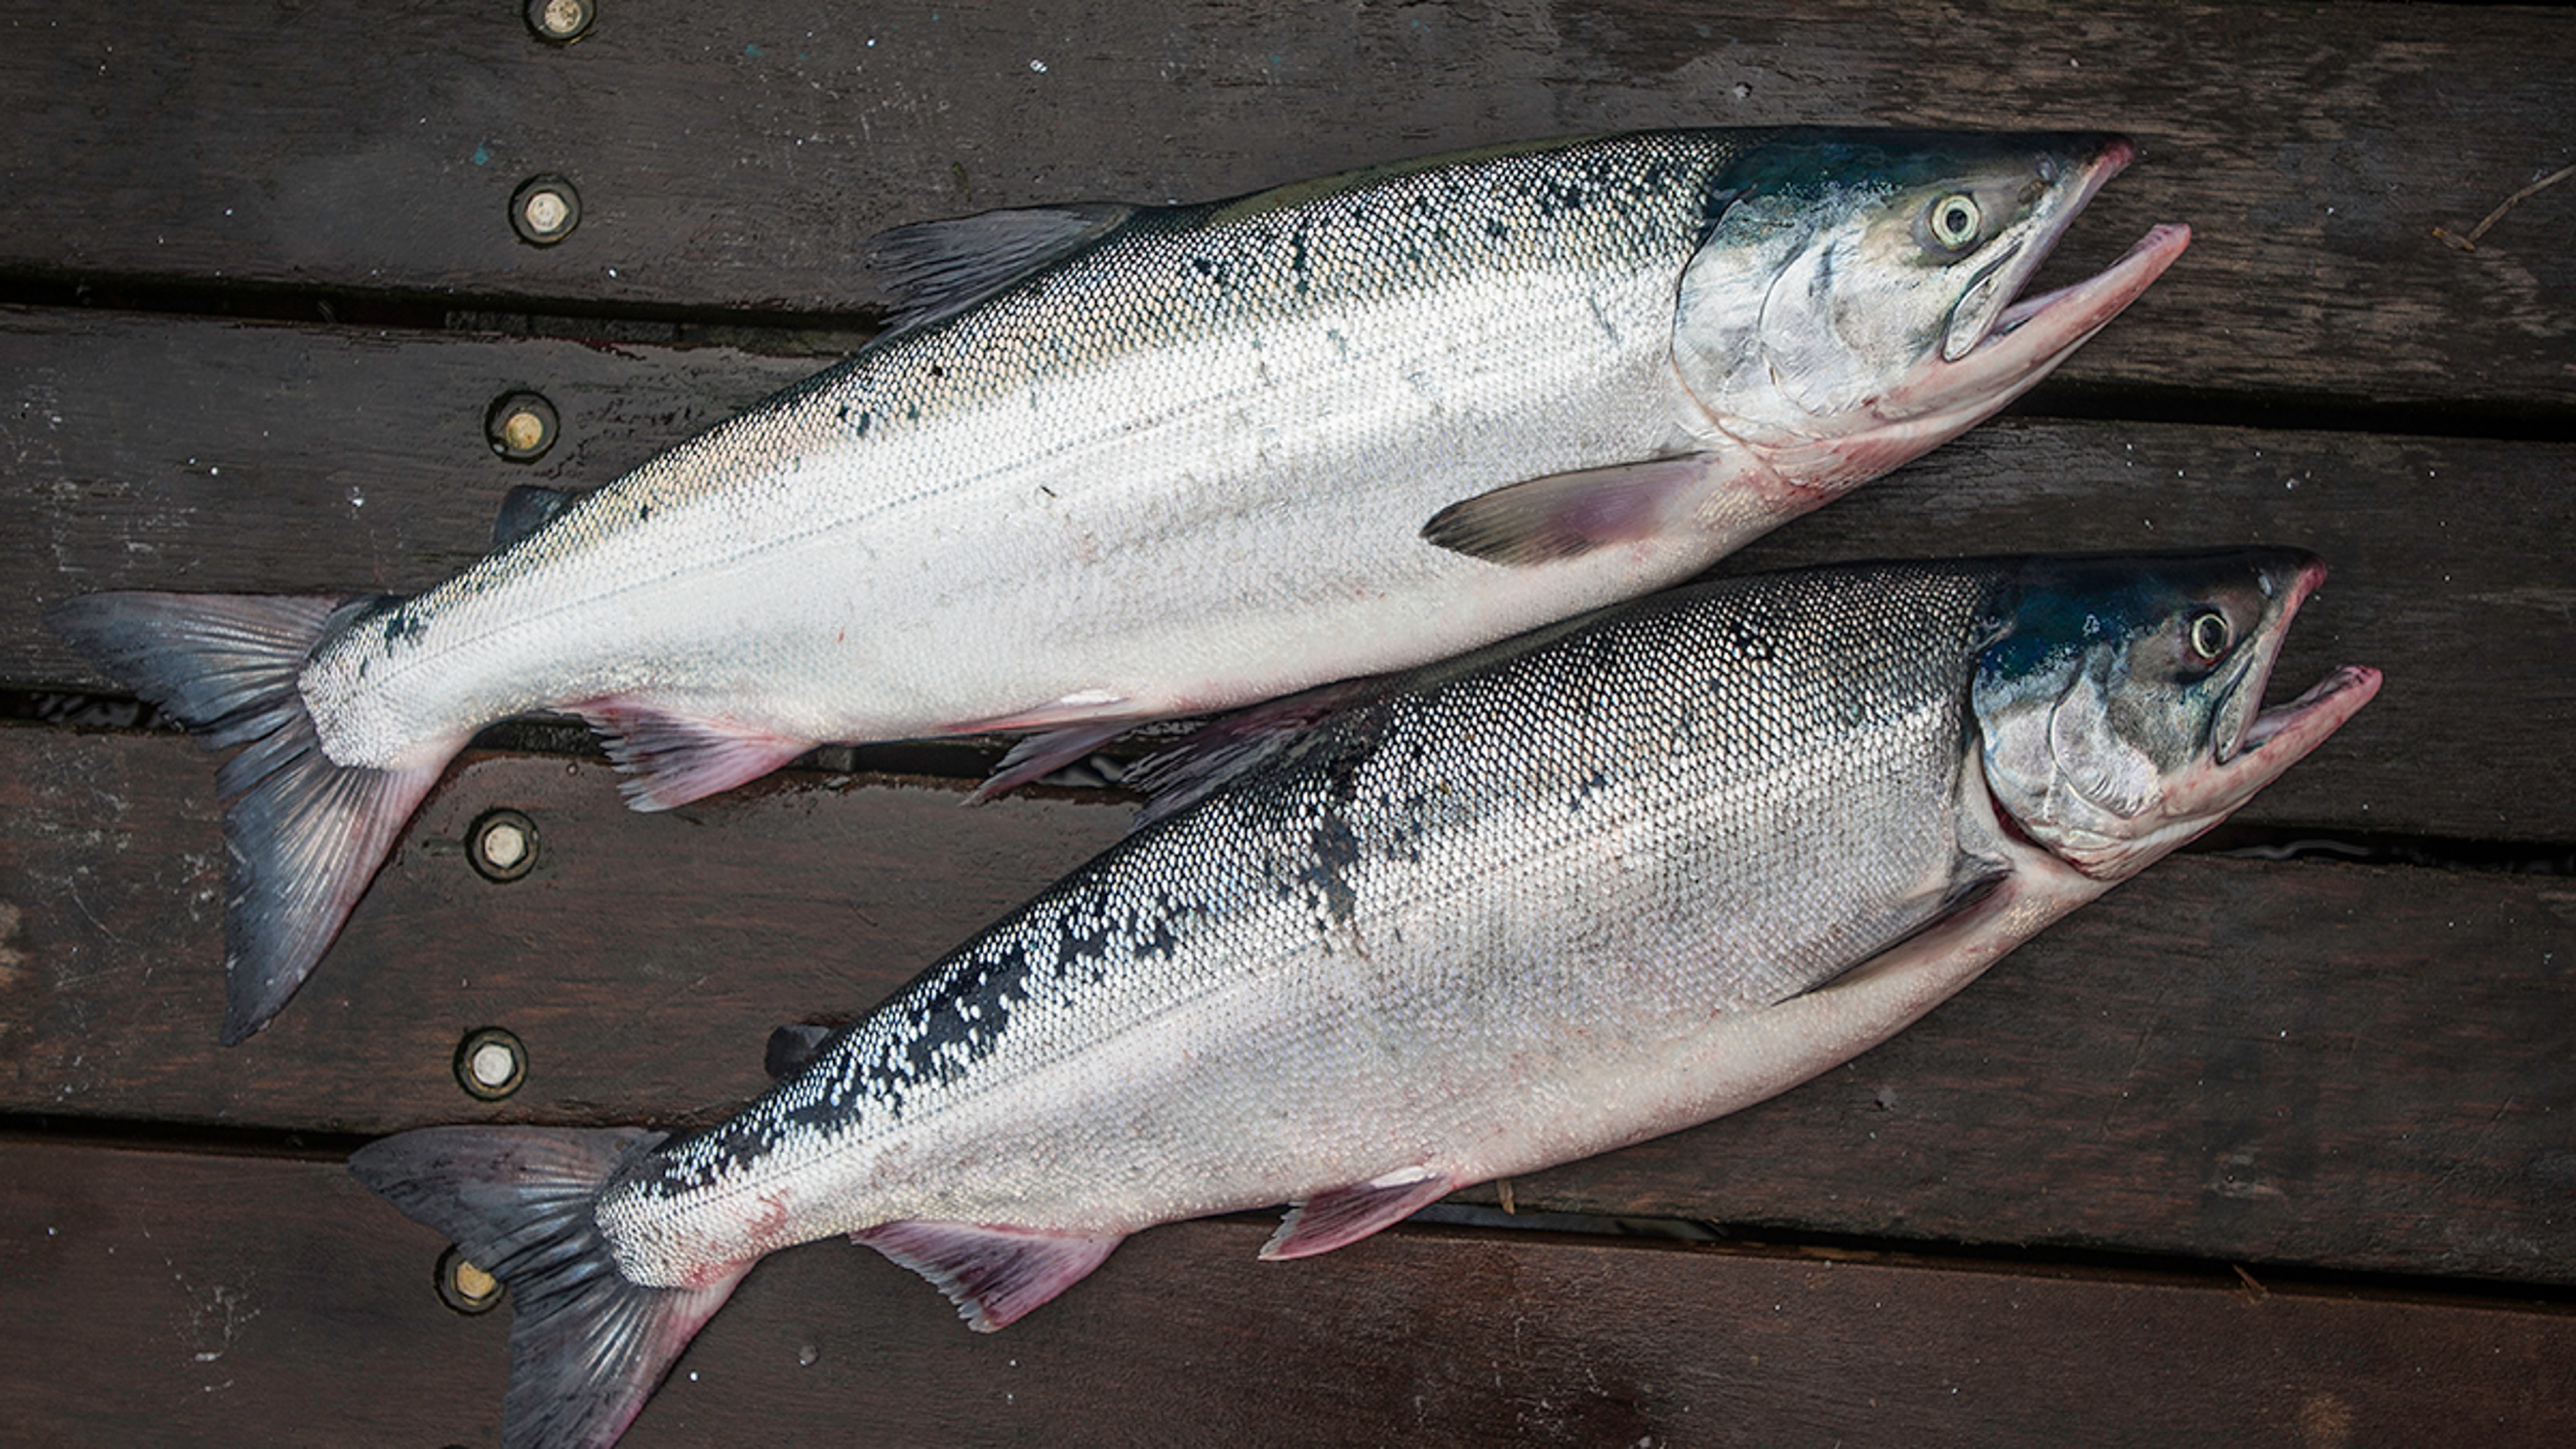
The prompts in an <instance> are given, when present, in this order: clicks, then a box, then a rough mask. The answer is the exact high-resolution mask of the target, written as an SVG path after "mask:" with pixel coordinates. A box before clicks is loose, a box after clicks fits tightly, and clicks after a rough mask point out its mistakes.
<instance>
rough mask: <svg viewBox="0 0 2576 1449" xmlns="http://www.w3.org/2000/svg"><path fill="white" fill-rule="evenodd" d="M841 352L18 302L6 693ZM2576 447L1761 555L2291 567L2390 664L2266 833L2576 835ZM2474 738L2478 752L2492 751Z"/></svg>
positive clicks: (2336, 649)
mask: <svg viewBox="0 0 2576 1449" xmlns="http://www.w3.org/2000/svg"><path fill="white" fill-rule="evenodd" d="M813 365H814V364H813V363H812V362H811V361H810V360H803V361H800V360H794V359H780V358H765V357H758V356H754V355H750V354H746V353H741V352H736V351H731V350H728V349H721V348H701V349H688V348H646V347H621V348H614V349H602V348H595V347H589V346H584V345H581V344H578V343H573V342H563V341H531V340H525V339H520V340H502V339H495V338H468V337H447V336H437V335H421V336H410V337H405V338H402V339H401V340H400V341H399V342H398V343H397V342H393V341H389V340H387V339H385V338H382V337H379V336H376V335H373V334H369V333H364V332H360V331H357V330H355V329H336V328H325V327H284V326H241V325H234V324H226V323H215V322H189V321H177V320H172V319H166V318H140V317H130V316H123V317H117V316H95V315H92V316H83V315H80V314H71V313H62V312H27V311H5V310H0V377H6V378H9V379H10V380H11V381H10V383H9V387H10V389H11V391H12V392H13V393H14V398H13V399H11V401H12V402H13V403H14V406H6V407H0V457H10V458H14V459H15V460H16V461H15V462H14V463H13V464H12V465H11V466H10V467H9V468H7V469H6V470H0V537H11V538H25V539H28V540H31V541H33V542H34V543H35V545H36V546H35V547H33V548H22V549H8V550H0V683H13V684H19V685H42V684H49V683H59V684H80V685H86V686H88V687H107V685H106V681H104V680H103V679H101V678H100V677H99V676H97V675H95V674H93V673H91V672H90V671H89V669H88V668H87V666H86V665H84V664H83V663H82V662H81V661H80V660H79V658H78V657H77V656H76V655H74V654H73V653H72V652H71V651H70V650H69V649H68V648H67V647H66V646H64V645H63V644H62V643H61V642H60V641H58V640H56V639H55V638H54V637H53V636H52V635H51V634H50V633H49V632H48V631H47V630H46V629H45V628H44V626H43V624H42V622H41V620H40V618H39V617H38V610H39V608H40V607H41V605H43V604H45V603H47V602H51V601H53V600H56V599H60V598H64V597H67V596H69V595H72V594H76V593H83V592H88V591H90V590H94V589H108V588H177V589H194V590H207V591H224V590H243V591H253V592H296V591H311V590H328V591H338V590H353V589H383V590H388V591H395V592H402V591H409V590H414V589H418V588H422V587H425V586H426V585H428V584H430V583H433V582H435V581H437V580H438V579H440V578H442V577H444V576H446V575H447V574H449V573H451V572H453V571H455V570H456V569H457V568H459V567H462V566H463V565H464V564H465V563H466V562H468V561H470V560H471V559H473V558H475V557H477V556H479V554H480V553H481V551H482V550H483V548H484V547H485V546H486V545H487V543H488V541H489V539H490V532H491V524H490V519H491V515H492V512H493V511H494V510H495V509H496V508H497V507H498V505H499V502H500V499H501V496H502V494H503V493H505V492H506V491H507V490H508V489H509V488H510V487H511V486H512V485H514V484H517V483H521V482H529V481H535V482H543V483H547V484H551V485H554V486H563V487H583V486H594V485H597V484H600V483H604V482H607V481H608V480H609V479H611V478H613V477H615V476H616V475H617V474H618V473H620V472H623V471H624V470H625V469H626V468H628V467H631V466H633V465H635V464H636V463H640V462H641V461H643V460H644V459H645V458H647V457H649V456H650V455H651V454H652V453H654V452H655V451H657V450H659V449H660V448H663V447H666V446H669V445H670V444H672V443H676V442H678V441H680V440H681V439H683V438H685V437H687V436H689V435H690V434H692V433H694V432H696V431H698V430H700V429H702V428H704V427H706V426H708V425H709V424H711V423H713V422H715V421H717V420H718V419H720V418H722V417H724V416H726V415H728V414H729V413H731V412H733V411H735V410H737V409H739V408H740V407H742V406H744V405H745V404H747V403H749V402H751V401H753V400H755V399H757V398H758V397H759V396H761V395H763V394H765V393H767V392H768V391H770V390H772V389H774V388H776V387H778V386H781V385H783V384H785V383H787V382H789V381H792V380H793V379H795V378H797V377H799V376H802V375H803V374H804V372H806V371H808V370H810V369H811V367H812V366H813ZM520 387H533V388H535V389H536V390H538V391H540V392H542V393H544V394H546V395H547V396H548V397H550V398H551V399H552V400H553V401H554V403H555V405H556V407H557V409H558V410H559V411H560V412H561V413H562V415H563V418H564V435H563V442H562V443H561V444H560V445H559V446H558V447H557V449H556V450H555V452H554V453H553V454H551V455H549V456H548V458H547V459H545V460H544V461H543V462H541V463H539V464H537V465H535V466H533V467H520V466H515V465H512V464H509V463H504V462H502V461H501V460H500V459H498V458H496V457H495V456H494V455H493V454H492V452H491V450H490V448H489V447H488V446H487V445H486V444H485V442H484V441H483V431H482V418H483V413H484V410H485V408H486V407H487V406H488V405H489V403H490V402H491V400H492V399H493V398H494V397H496V396H498V395H499V394H501V393H503V392H506V391H510V390H512V389H515V388H520ZM2571 533H2576V446H2570V445H2565V444H2547V443H2498V442H2482V441H2477V440H2470V439H2434V438H2404V437H2385V436H2377V435H2371V434H2352V433H2324V432H2280V431H2268V430H2251V429H2219V428H2191V427H2181V426H2176V425H2171V424H2152V423H2118V422H2070V421H2041V420H2021V421H2010V420H2008V421H2007V422H2005V423H2001V424H1996V425H1989V426H1988V427H1985V428H1981V429H1978V430H1976V431H1975V432H1972V433H1970V434H1969V435H1968V436H1967V437H1965V438H1963V439H1961V440H1959V441H1958V442H1956V443H1953V444H1951V445H1950V446H1949V447H1947V448H1944V449H1941V450H1939V451H1937V452H1935V453H1933V454H1931V455H1930V456H1929V457H1927V458H1925V459H1923V460H1922V461H1920V462H1918V463H1917V464H1915V465H1914V466H1912V467H1911V468H1908V469H1906V470H1903V471H1902V472H1900V473H1898V474H1896V475H1895V476H1893V477H1891V478H1889V479H1886V480H1884V481H1882V482H1880V483H1877V484H1874V485H1872V486H1871V487H1869V488H1866V489H1863V490H1861V491H1860V492H1859V493H1857V494H1855V495H1853V496H1852V497H1850V498H1848V499H1845V500H1844V501H1842V502H1840V503H1837V504H1835V505H1834V506H1833V507H1831V508H1828V509H1826V510H1824V511H1822V512H1820V513H1818V514H1815V515H1813V516H1811V517H1809V518H1806V519H1803V520H1800V521H1799V522H1798V523H1796V524H1793V525H1792V526H1790V527H1789V528H1787V529H1785V530H1783V531H1781V532H1780V533H1778V534H1776V535H1774V536H1773V537H1772V538H1771V539H1770V540H1767V541H1765V542H1762V543H1759V544H1756V545H1755V546H1754V547H1753V548H1752V549H1750V550H1748V551H1747V552H1745V553H1742V554H1739V555H1737V557H1736V558H1735V559H1734V560H1733V561H1731V562H1730V563H1729V564H1728V565H1727V567H1729V568H1733V569H1750V568H1761V567H1789V566H1794V565H1801V564H1812V563H1820V562H1826V561H1830V560H1835V559H1849V558H1856V557H1873V556H1875V557H1889V556H1920V555H1927V554H1929V555H1943V554H1971V553H1999V552H2000V553H2009V552H2048V551H2074V550H2084V549H2105V548H2109V549H2138V548H2167V547H2182V546H2195V545H2209V544H2231V543H2246V542H2274V543H2294V544H2298V545H2301V546H2303V547H2308V548H2312V549H2315V550H2317V551H2318V552H2320V553H2322V554H2323V555H2324V556H2325V557H2326V558H2327V559H2328V560H2329V561H2331V562H2332V563H2333V565H2334V566H2335V569H2336V573H2335V578H2334V581H2333V583H2332V584H2331V585H2330V586H2329V587H2328V589H2327V590H2326V592H2325V593H2324V594H2323V595H2322V596H2321V597H2319V598H2318V599H2317V600H2316V601H2314V602H2313V603H2311V604H2310V605H2309V607H2308V609H2307V611H2306V612H2305V614H2304V615H2303V616H2302V618H2301V620H2300V622H2299V625H2298V627H2297V629H2296V630H2295V631H2294V632H2293V634H2292V642H2291V646H2290V649H2289V652H2288V655H2287V657H2286V658H2285V659H2284V661H2283V663H2282V666H2281V672H2280V675H2279V684H2280V686H2281V688H2282V692H2283V693H2284V695H2285V696H2286V693H2287V692H2290V691H2293V690H2295V689H2299V688H2304V687H2306V685H2307V684H2309V683H2311V682H2313V681H2314V680H2316V679H2317V678H2319V677H2321V676H2322V675H2323V674H2324V673H2325V671H2326V670H2327V669H2329V668H2331V667H2332V666H2334V665H2337V664H2342V663H2368V664H2373V665H2377V666H2379V667H2380V668H2382V669H2383V670H2385V671H2386V673H2387V675H2388V679H2389V683H2388V687H2387V689H2386V691H2385V692H2384V693H2383V694H2382V696H2381V697H2380V699H2379V700H2378V701H2377V702H2376V703H2374V704H2373V705H2372V706H2371V707H2370V709H2369V710H2367V711H2365V712H2364V713H2363V714H2362V716H2361V717H2360V718H2359V719H2358V720H2357V721H2356V722H2355V723H2354V724H2353V725H2352V726H2351V728H2350V729H2348V730H2347V731H2346V732H2345V733H2344V735H2343V736H2342V737H2341V738H2340V739H2338V740H2337V741H2336V743H2335V745H2334V746H2333V747H2331V748H2329V749H2327V750H2324V751H2321V752H2319V754H2318V755H2316V756H2315V757H2314V758H2312V759H2310V760H2309V761H2307V762H2306V763H2304V764H2302V765H2301V766H2300V768H2299V769H2298V770H2296V771H2293V772H2292V773H2291V774H2290V776H2289V777H2288V778H2287V779H2286V780H2284V781H2283V782H2282V783H2281V784H2280V785H2279V786H2277V787H2275V788H2274V789H2273V790H2272V791H2270V792H2268V793H2267V794H2265V795H2264V796H2263V797H2261V798H2260V799H2259V800H2257V801H2256V803H2255V804H2254V806H2253V808H2252V809H2251V810H2249V811H2248V812H2247V813H2246V817H2245V818H2247V819H2248V820H2251V821H2257V822H2264V823H2272V824H2299V825H2316V826H2334V827H2340V828H2343V829H2346V830H2352V829H2368V830H2376V831H2387V832H2399V833H2408V832H2412V833H2421V834H2431V835H2440V836H2452V837H2464V838H2481V839H2497V840H2521V841H2543V842H2564V841H2569V840H2576V765H2571V763H2570V761H2569V759H2568V757H2567V754H2566V752H2565V749H2564V740H2565V737H2566V732H2567V730H2568V729H2569V728H2570V726H2571V725H2576V570H2570V569H2569V568H2568V567H2567V564H2566V560H2565V550H2564V547H2563V544H2562V543H2561V540H2563V539H2565V538H2567V537H2568V536H2570V534H2571ZM2463 741H2474V742H2475V747H2474V748H2463V747H2462V742H2463Z"/></svg>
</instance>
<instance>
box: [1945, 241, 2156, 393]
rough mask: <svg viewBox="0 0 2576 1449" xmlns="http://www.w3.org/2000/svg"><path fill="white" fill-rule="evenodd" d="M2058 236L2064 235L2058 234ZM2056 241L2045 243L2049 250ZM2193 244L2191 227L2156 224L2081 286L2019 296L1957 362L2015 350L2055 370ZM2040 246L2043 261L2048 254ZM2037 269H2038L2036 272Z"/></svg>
mask: <svg viewBox="0 0 2576 1449" xmlns="http://www.w3.org/2000/svg"><path fill="white" fill-rule="evenodd" d="M2060 235H2063V233H2062V232H2061V233H2060ZM2055 242H2056V238H2055V237H2051V238H2049V246H2053V245H2054V244H2055ZM2190 245H2191V228H2190V227H2188V226H2186V225H2184V224H2183V223H2181V222H2174V221H2168V222H2160V223H2158V224H2157V225H2155V226H2152V227H2149V228H2147V233H2146V235H2144V236H2142V237H2140V238H2138V240H2137V241H2135V242H2133V243H2131V244H2130V247H2129V249H2128V250H2127V251H2126V252H2123V253H2122V254H2121V255H2120V259H2119V260H2118V261H2116V262H2113V263H2112V264H2111V265H2109V266H2107V267H2104V268H2103V269H2102V270H2101V271H2099V272H2096V273H2094V274H2093V275H2092V276H2090V277H2087V278H2085V279H2084V280H2083V281H2080V282H2076V283H2073V284H2071V285H2068V286H2064V287H2058V288H2055V289H2053V290H2051V291H2046V292H2042V293H2040V294H2039V295H2037V296H2035V297H2022V298H2017V299H2015V300H2014V302H2013V303H2012V305H2010V306H2008V307H2006V308H2004V309H2003V310H2002V311H2001V312H1998V313H1996V314H1995V320H1994V325H1993V326H1992V327H1990V328H1988V329H1987V331H1986V335H1985V337H1984V338H1982V339H1981V340H1979V342H1978V343H1977V345H1976V346H1975V347H1974V348H1971V349H1970V350H1969V351H1968V353H1967V354H1966V355H1965V356H1964V357H1962V358H1961V359H1960V361H1961V362H1968V361H1972V360H1977V358H1978V354H1980V353H1983V352H1985V351H1986V350H1987V349H1989V348H1997V349H2000V348H2004V347H2006V346H2007V344H2010V345H2012V346H2014V347H2017V348H2018V349H2019V350H2020V351H2021V352H2022V353H2023V354H2024V355H2026V356H2028V355H2036V356H2038V357H2040V358H2044V359H2046V360H2047V361H2048V362H2049V364H2050V365H2054V361H2055V358H2056V357H2058V356H2060V355H2062V354H2064V353H2066V352H2069V351H2071V350H2073V349H2074V348H2075V347H2076V346H2078V345H2079V344H2081V343H2082V342H2083V341H2084V340H2085V339H2086V338H2088V337H2091V336H2092V335H2093V334H2094V333H2096V332H2099V331H2101V330H2102V328H2103V326H2104V325H2105V324H2107V323H2109V322H2110V320H2111V319H2112V318H2114V317H2117V316H2118V315H2120V313H2121V312H2122V311H2123V310H2125V309H2126V308H2127V307H2128V305H2129V304H2130V303H2131V302H2134V301H2136V300H2138V297H2139V296H2140V294H2142V293H2144V292H2145V291H2146V290H2147V288H2148V287H2149V286H2150V285H2151V284H2153V283H2154V281H2155V280H2156V278H2158V277H2161V276H2163V275H2164V273H2165V268H2167V267H2170V266H2172V265H2173V264H2174V259H2175V258H2176V257H2179V256H2181V255H2182V254H2183V249H2184V248H2186V247H2188V246H2190ZM2049 246H2043V247H2042V248H2041V253H2042V256H2043V258H2044V257H2045V254H2046V252H2047V251H2048V250H2049ZM2034 270H2036V268H2034ZM2043 318H2045V319H2047V322H2048V325H2047V326H2045V327H2041V328H2039V329H2037V332H2036V334H2034V332H2033V329H2032V327H2031V325H2030V324H2032V323H2034V322H2037V321H2040V320H2041V319H2043Z"/></svg>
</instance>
